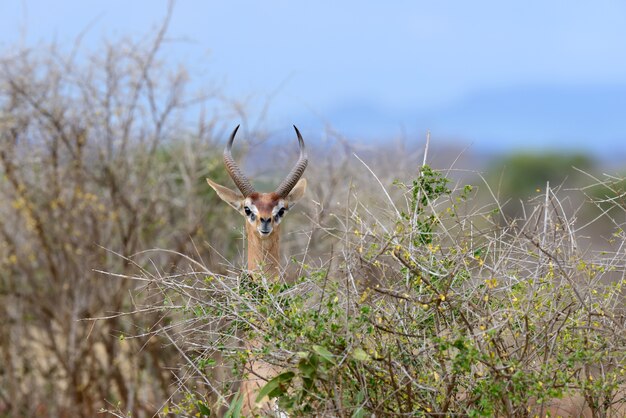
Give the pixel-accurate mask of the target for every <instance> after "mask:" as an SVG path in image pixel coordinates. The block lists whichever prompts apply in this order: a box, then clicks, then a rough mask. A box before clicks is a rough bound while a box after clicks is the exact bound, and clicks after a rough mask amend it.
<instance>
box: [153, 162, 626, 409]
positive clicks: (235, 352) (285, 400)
mask: <svg viewBox="0 0 626 418" xmlns="http://www.w3.org/2000/svg"><path fill="white" fill-rule="evenodd" d="M448 184H449V181H448V180H447V179H446V178H445V177H444V176H442V175H441V173H439V172H437V171H435V170H432V169H431V168H430V167H428V166H424V167H422V168H421V170H420V174H419V176H418V177H417V178H416V179H415V180H414V181H411V182H410V183H408V184H404V183H401V182H396V186H395V187H397V188H398V189H399V191H400V192H401V193H402V195H403V196H404V197H405V199H404V202H405V205H404V207H403V208H400V207H398V206H396V205H395V204H391V203H390V204H389V206H388V207H386V208H383V209H382V210H381V211H380V213H373V211H372V210H371V207H366V206H360V207H359V208H360V209H359V210H354V211H352V212H351V215H350V218H349V221H348V222H347V223H345V224H344V225H343V226H344V230H343V237H342V239H341V241H340V242H341V244H342V249H341V251H337V250H335V252H334V253H333V255H332V260H330V259H329V260H323V261H322V263H321V265H318V266H315V265H309V264H305V263H303V264H302V265H300V267H301V269H302V274H301V275H300V276H299V277H298V278H296V279H295V280H292V281H281V282H268V281H267V280H266V279H265V278H263V277H258V276H255V277H254V278H252V277H249V276H246V275H241V276H240V277H216V276H214V275H210V272H208V271H207V272H205V273H202V272H197V273H196V274H193V275H190V276H189V277H188V278H187V280H188V282H187V284H188V286H189V287H190V288H192V289H194V292H196V291H197V292H199V294H200V295H202V296H201V297H197V298H194V299H191V298H190V297H189V292H190V291H189V290H187V291H185V292H181V291H180V289H177V288H176V287H175V286H174V284H173V281H170V280H169V279H167V278H165V279H163V280H162V281H160V285H161V286H162V287H163V288H164V289H167V290H166V293H167V294H168V295H169V297H171V298H174V299H178V300H179V304H180V305H181V306H185V308H184V309H183V311H184V312H188V313H193V315H192V316H191V317H190V316H189V315H188V314H186V315H184V317H186V318H188V320H190V318H193V320H194V321H196V323H198V324H202V326H200V327H199V328H201V329H203V331H202V333H199V331H198V329H189V328H184V329H183V328H180V329H179V331H178V332H179V333H178V337H179V338H178V340H177V341H179V342H181V344H182V342H183V341H185V342H189V341H191V340H193V341H195V343H196V345H195V346H194V347H195V348H194V349H193V350H192V351H193V358H194V360H193V361H194V363H195V364H200V363H202V364H204V365H206V364H208V363H207V360H208V359H209V358H215V354H216V353H219V354H220V355H223V357H222V359H223V360H224V361H225V364H228V365H229V367H230V368H232V370H233V374H232V375H230V376H231V377H230V378H226V379H225V380H224V382H226V383H228V382H231V384H225V385H222V386H221V390H223V392H222V396H220V397H219V402H216V401H211V400H210V399H209V398H207V397H206V396H205V394H206V392H203V390H202V389H196V390H195V391H193V396H194V397H197V398H202V399H204V401H203V404H202V405H208V406H210V407H211V408H217V407H218V406H219V405H220V403H221V405H227V404H228V403H229V402H230V405H231V409H230V410H231V413H232V411H233V410H235V409H236V407H237V403H238V402H240V398H235V399H232V398H231V397H229V396H232V395H229V391H233V390H236V386H234V385H232V382H234V381H235V380H236V379H245V378H246V374H247V372H248V371H247V369H246V365H247V364H249V363H250V361H252V360H254V361H263V362H266V363H268V364H271V365H273V366H274V367H275V369H276V373H275V376H274V377H273V378H272V379H271V380H269V381H268V382H267V383H266V385H265V386H264V388H263V389H262V390H261V393H260V394H259V400H260V399H261V398H263V397H264V396H268V397H270V398H274V399H276V400H277V405H278V407H279V408H280V409H281V410H283V411H286V412H287V413H288V414H289V415H290V416H310V415H316V416H352V417H364V416H372V415H375V416H399V415H406V416H511V417H517V416H521V417H523V416H536V415H539V416H546V415H550V416H556V415H559V414H560V415H562V416H568V415H575V414H580V413H581V411H582V410H583V409H585V408H586V409H587V410H589V411H592V412H593V414H594V416H610V414H613V415H614V416H618V414H620V413H621V412H623V411H624V408H625V404H624V402H625V401H624V397H623V396H624V392H623V391H624V387H625V386H624V385H625V383H626V382H625V379H626V375H625V372H626V359H625V356H626V351H625V350H624V347H625V346H626V341H625V340H624V339H625V337H626V333H625V329H624V320H623V318H624V308H623V286H624V284H625V279H624V274H625V272H626V269H625V263H626V256H625V254H624V246H623V245H622V244H623V243H624V233H623V232H621V230H620V231H617V232H616V237H615V238H616V241H618V245H616V246H615V250H614V251H613V252H604V253H599V254H595V253H584V252H582V251H580V250H579V249H578V247H577V245H576V242H577V241H576V239H577V237H576V235H575V232H574V231H575V229H574V228H573V221H571V220H569V219H568V218H567V214H565V213H562V212H560V211H559V209H558V208H559V207H560V205H558V202H557V201H556V197H555V196H554V194H552V193H551V191H550V190H548V191H546V193H547V199H545V200H544V201H543V202H542V203H541V204H536V206H535V209H536V210H534V211H533V212H532V213H531V214H529V215H528V218H527V219H525V220H524V222H521V223H520V222H515V223H510V224H505V225H502V224H501V223H500V222H499V221H498V222H495V221H494V220H493V217H494V214H497V211H494V210H491V209H490V208H487V209H486V210H483V211H482V212H478V213H472V212H469V213H468V207H470V205H471V202H472V199H473V198H474V197H473V191H472V188H471V187H463V188H460V189H459V190H457V191H453V190H451V189H450V188H449V187H448ZM398 200H399V201H402V198H400V199H398ZM385 214H386V215H385ZM486 224H487V225H489V226H488V227H486V226H485V225H486ZM333 233H336V231H334V232H333ZM338 254H340V255H338ZM329 258H330V256H329ZM209 275H210V276H209ZM218 318H219V320H218ZM207 330H208V331H207ZM199 336H202V339H201V340H200V339H199V338H198V337H199ZM229 338H230V339H233V338H234V339H236V340H241V341H254V342H255V344H252V345H246V346H247V347H248V348H247V349H242V347H243V346H242V345H241V344H238V343H236V342H233V341H230V342H229ZM200 341H202V342H200ZM250 346H252V347H253V348H250ZM190 347H191V346H190ZM214 367H216V366H214ZM214 367H209V366H207V367H206V368H204V369H203V370H204V371H203V373H206V374H205V378H206V379H208V380H210V381H211V379H212V378H215V375H214V374H213V371H212V370H213V369H214ZM198 370H199V369H197V368H196V372H197V371H198ZM233 376H234V377H233ZM229 379H230V380H229ZM216 381H217V380H215V379H214V380H212V383H213V384H215V382H216ZM197 382H198V384H199V386H198V387H199V388H200V387H202V384H201V380H198V381H197ZM213 399H214V398H213ZM193 411H196V412H195V413H199V414H201V415H202V412H201V411H198V410H197V409H195V408H194V407H191V409H188V410H187V412H188V413H190V414H191V413H193ZM235 412H236V411H235ZM235 415H236V414H235Z"/></svg>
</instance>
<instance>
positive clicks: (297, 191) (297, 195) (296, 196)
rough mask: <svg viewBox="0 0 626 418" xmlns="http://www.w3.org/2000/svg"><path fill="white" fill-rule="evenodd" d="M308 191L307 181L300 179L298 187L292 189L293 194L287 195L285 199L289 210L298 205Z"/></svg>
mask: <svg viewBox="0 0 626 418" xmlns="http://www.w3.org/2000/svg"><path fill="white" fill-rule="evenodd" d="M305 190H306V179H300V180H298V182H297V183H296V185H295V186H294V187H293V189H291V192H289V194H288V195H287V198H286V199H285V200H286V201H287V204H288V205H289V208H291V207H292V206H293V205H295V204H296V203H298V201H299V200H300V199H301V198H302V196H304V192H305Z"/></svg>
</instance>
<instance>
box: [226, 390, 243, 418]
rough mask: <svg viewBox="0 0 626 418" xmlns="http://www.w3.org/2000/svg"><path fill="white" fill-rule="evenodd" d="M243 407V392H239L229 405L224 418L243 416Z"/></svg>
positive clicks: (239, 417)
mask: <svg viewBox="0 0 626 418" xmlns="http://www.w3.org/2000/svg"><path fill="white" fill-rule="evenodd" d="M242 408H243V393H241V392H238V393H237V395H235V397H234V398H233V400H232V401H231V403H230V406H229V407H228V411H226V414H224V418H241V409H242Z"/></svg>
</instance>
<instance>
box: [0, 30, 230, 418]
mask: <svg viewBox="0 0 626 418" xmlns="http://www.w3.org/2000/svg"><path fill="white" fill-rule="evenodd" d="M166 23H167V22H166ZM166 23H165V25H164V26H163V28H161V30H160V31H159V32H158V33H157V34H156V35H155V36H153V37H150V38H149V40H148V41H145V40H144V41H141V42H135V41H132V40H122V41H119V42H115V43H112V44H110V45H107V46H106V48H105V49H104V50H103V51H101V52H99V53H97V54H94V55H92V56H90V57H85V56H83V55H81V54H74V51H72V52H71V53H67V52H64V51H62V50H59V49H58V48H56V47H54V46H53V47H51V48H49V49H47V48H46V49H43V48H40V49H36V50H23V51H19V52H18V53H15V54H10V55H9V56H7V57H6V58H4V59H2V61H0V175H1V178H0V196H1V199H2V201H3V202H4V204H3V205H2V206H1V207H0V211H1V214H0V272H1V274H0V277H1V278H0V316H1V317H2V318H3V319H2V324H1V325H0V356H1V357H2V364H3V366H2V367H1V368H0V415H2V416H5V415H10V416H41V417H45V416H66V417H70V416H71V417H76V416H85V417H92V416H94V414H95V413H96V412H97V411H98V410H99V409H101V408H105V407H109V406H110V405H111V404H113V405H116V404H118V403H119V405H121V406H122V407H123V408H124V410H125V411H129V412H132V414H133V416H152V415H153V414H154V413H155V412H156V411H158V410H159V409H160V407H161V406H162V403H163V401H164V399H166V398H167V396H168V395H169V393H170V390H171V388H170V386H171V385H172V382H175V381H176V376H175V373H173V372H172V371H170V370H168V366H169V365H171V364H172V363H175V360H173V358H174V357H175V356H178V353H177V352H176V351H175V350H173V349H172V348H168V347H163V346H162V345H161V344H159V343H157V341H156V340H154V339H151V338H150V336H149V335H146V336H144V337H141V338H136V339H134V340H124V336H126V335H137V334H139V333H142V332H144V331H146V330H148V329H149V328H150V327H151V326H153V325H154V324H155V323H159V322H161V321H165V320H166V318H164V317H163V316H162V315H161V314H160V313H158V312H151V311H147V312H144V313H143V314H142V315H140V316H134V317H124V316H119V315H118V314H119V313H122V312H127V311H129V310H130V307H131V306H132V304H131V300H130V296H131V295H132V292H130V291H131V290H132V289H134V288H135V287H137V283H133V282H129V281H124V280H118V279H107V278H103V277H102V275H100V274H99V273H97V272H96V271H94V270H95V269H97V270H105V271H115V272H118V273H121V274H123V273H124V272H127V271H131V270H132V269H135V268H136V267H135V265H140V266H141V265H144V264H145V263H148V262H154V263H158V265H159V268H161V269H165V270H166V271H171V270H174V269H175V268H176V266H177V264H178V263H179V261H180V257H179V256H178V255H177V254H175V253H173V252H172V253H160V254H159V255H158V256H155V255H152V257H151V258H150V261H149V257H148V256H147V255H137V256H134V257H133V259H132V262H131V261H129V259H127V258H126V257H130V256H131V255H134V254H136V253H138V252H140V251H142V250H145V249H147V248H156V247H163V248H168V249H171V250H177V251H180V252H186V253H192V254H197V255H198V256H201V257H203V258H204V259H205V260H207V262H209V263H211V262H212V261H211V257H212V255H211V253H210V251H209V249H208V247H206V246H203V245H202V244H203V243H204V242H205V241H210V242H213V243H214V245H215V246H216V247H217V249H218V250H220V252H222V253H224V254H229V251H234V249H235V247H234V245H233V243H234V241H233V239H230V238H228V239H223V240H221V241H219V240H218V239H217V237H228V234H229V232H228V230H227V229H226V228H227V227H226V225H222V224H215V226H214V227H213V228H212V229H207V228H206V225H207V224H211V223H212V219H214V218H220V217H221V216H222V206H221V205H215V207H213V205H214V204H215V203H216V201H217V199H214V198H213V197H212V196H210V195H209V194H208V191H207V190H206V187H205V186H206V185H205V184H204V183H203V178H204V177H205V176H207V175H210V176H211V177H213V178H216V177H217V178H219V177H220V176H222V175H223V174H222V170H221V166H220V165H219V160H220V152H219V151H216V148H215V142H216V141H215V139H214V138H215V137H216V126H218V125H217V122H218V120H219V118H218V117H211V118H205V117H201V118H200V120H199V121H198V122H196V124H195V126H196V129H195V130H193V131H192V130H189V129H186V128H185V126H188V123H187V122H186V121H185V119H184V118H183V116H185V115H188V114H189V110H190V107H191V106H195V105H196V104H198V103H206V102H207V101H209V100H212V97H211V96H204V97H190V96H189V95H188V94H186V93H185V87H186V85H187V82H188V80H187V75H186V73H185V71H184V70H183V69H179V70H176V71H174V72H169V71H167V70H166V68H165V67H164V66H163V64H162V62H161V61H160V60H159V50H160V47H161V44H162V41H163V36H164V33H165V27H166ZM218 134H219V132H218ZM218 169H219V170H218ZM213 170H215V173H213V172H212V171H213ZM224 212H225V211H224ZM194 243H195V244H196V245H194ZM229 248H230V250H229ZM148 296H149V295H147V294H144V295H143V297H148ZM95 317H110V318H109V319H108V320H107V321H99V322H93V321H86V319H88V318H95Z"/></svg>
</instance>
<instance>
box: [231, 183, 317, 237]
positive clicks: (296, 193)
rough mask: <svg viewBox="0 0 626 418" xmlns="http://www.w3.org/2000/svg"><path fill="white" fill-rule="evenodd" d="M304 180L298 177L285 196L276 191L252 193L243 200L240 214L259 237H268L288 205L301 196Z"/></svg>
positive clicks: (284, 213)
mask: <svg viewBox="0 0 626 418" xmlns="http://www.w3.org/2000/svg"><path fill="white" fill-rule="evenodd" d="M305 189H306V180H305V179H300V180H299V181H298V183H297V184H296V186H295V187H294V188H293V190H292V191H291V192H290V193H289V195H287V197H286V198H284V199H283V198H281V197H280V196H278V195H277V194H276V193H253V194H252V195H250V196H249V197H247V198H245V199H244V201H243V207H242V214H243V216H245V218H246V221H247V222H248V223H249V224H250V225H252V226H253V227H254V228H255V231H256V232H258V234H259V236H260V237H261V238H266V237H268V236H269V235H270V234H271V233H272V231H273V230H274V228H275V227H276V226H278V225H279V224H280V222H281V221H282V219H283V217H284V216H285V215H286V214H287V211H288V210H289V207H290V206H293V205H295V203H296V202H297V201H298V200H299V199H300V198H301V197H302V195H303V194H304V190H305Z"/></svg>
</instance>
